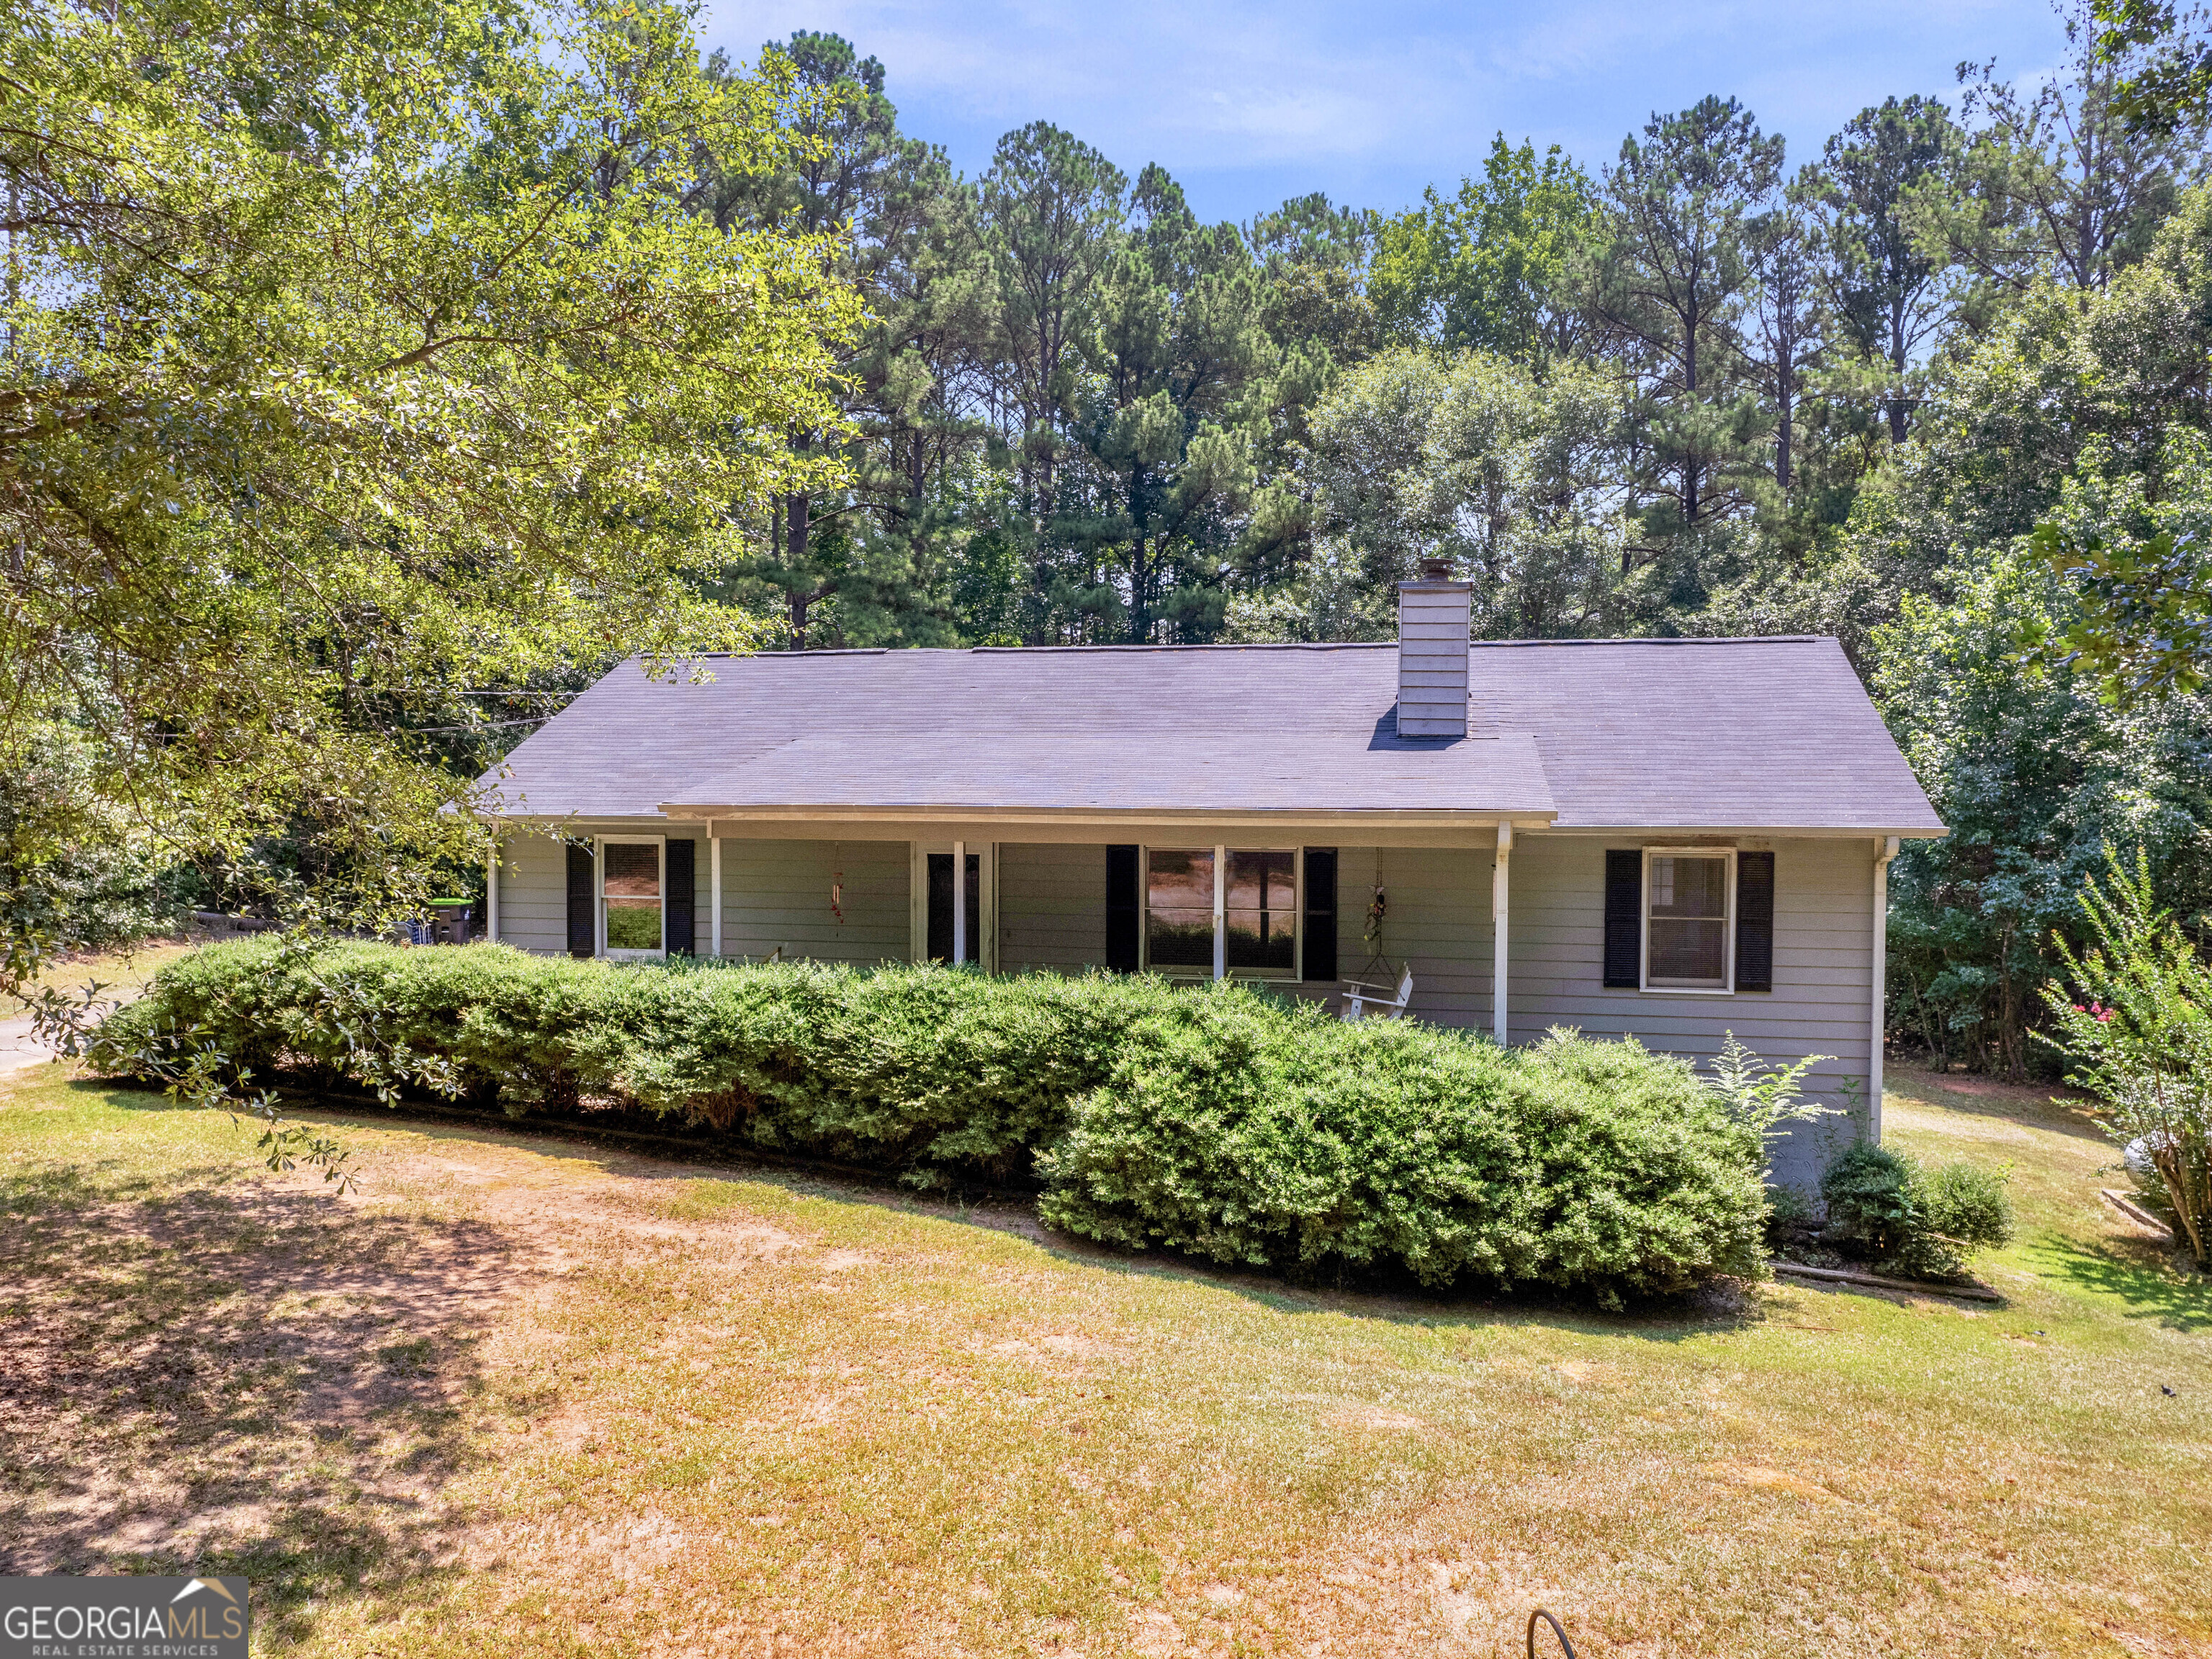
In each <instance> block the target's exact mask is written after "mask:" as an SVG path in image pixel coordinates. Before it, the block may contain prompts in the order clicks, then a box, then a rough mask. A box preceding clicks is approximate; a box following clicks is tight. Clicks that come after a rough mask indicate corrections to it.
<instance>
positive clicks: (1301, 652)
mask: <svg viewBox="0 0 2212 1659" xmlns="http://www.w3.org/2000/svg"><path fill="white" fill-rule="evenodd" d="M702 666H703V667H704V669H705V671H707V672H708V673H710V674H711V675H712V676H713V678H712V679H711V680H707V681H702V682H693V681H688V680H686V679H684V678H680V677H679V678H673V679H665V680H659V681H656V680H654V679H653V678H649V677H648V676H647V673H646V672H645V671H644V670H643V669H642V668H641V666H640V665H638V664H636V663H635V662H631V663H625V664H623V665H622V666H621V667H619V668H617V669H616V670H615V671H613V672H611V673H610V674H609V675H607V676H606V677H605V678H604V679H602V680H600V681H599V684H596V685H594V686H593V687H592V689H591V690H588V691H586V692H585V693H584V694H583V695H582V696H580V697H578V698H577V699H576V700H575V701H574V702H572V703H570V704H569V705H568V708H565V709H563V710H562V712H561V713H560V714H557V715H556V716H555V717H554V718H553V719H552V720H550V721H549V722H547V724H546V725H545V726H543V727H542V728H540V729H539V730H538V732H536V733H535V734H533V735H532V737H531V738H528V739H527V740H526V741H525V742H524V743H523V744H521V745H520V747H518V748H517V749H516V750H514V752H513V754H512V755H511V756H510V757H508V759H507V764H506V766H505V768H504V769H503V775H502V773H501V772H495V773H493V774H490V775H487V777H486V779H485V782H486V784H487V786H489V787H490V789H491V791H492V793H493V797H494V799H495V801H496V803H497V809H496V810H499V811H504V812H506V813H508V814H512V815H515V816H523V817H570V816H574V817H640V816H650V815H653V814H656V813H658V812H659V811H660V809H661V808H662V807H663V806H664V805H690V806H714V807H730V808H736V809H740V810H743V809H747V808H759V807H785V808H804V807H811V806H819V807H823V808H828V809H836V810H838V811H849V810H852V809H855V808H870V807H875V808H884V809H899V808H908V807H933V808H951V809H962V810H965V809H969V808H972V809H975V811H978V812H979V813H987V812H988V811H992V810H994V809H997V810H1017V809H1025V810H1031V811H1054V810H1064V811H1091V812H1117V811H1127V812H1132V813H1142V812H1145V811H1292V812H1313V813H1336V812H1406V811H1421V812H1428V811H1468V812H1475V813H1480V814H1483V815H1485V816H1489V815H1492V814H1497V813H1501V812H1513V813H1519V814H1523V815H1543V814H1556V815H1557V816H1556V820H1555V821H1556V823H1557V824H1558V825H1559V827H1560V828H1562V829H1565V828H1573V827H1589V828H1599V827H1604V828H1621V827H1642V828H1654V829H1668V828H1712V829H1759V828H1773V829H1784V828H1796V829H1814V828H1825V829H1869V830H1872V829H1882V830H1888V831H1898V830H1916V829H1917V830H1930V831H1932V830H1936V829H1940V828H1941V825H1940V824H1939V823H1937V821H1936V815H1935V812H1934V811H1933V810H1932V809H1931V808H1930V807H1929V804H1928V800H1927V798H1926V796H1924V795H1923V793H1921V791H1920V788H1919V786H1918V785H1917V783H1916V782H1915V781H1913V777H1912V775H1911V770H1910V769H1908V768H1907V767H1906V765H1905V761H1904V758H1903V757H1902V756H1900V755H1899V753H1898V750H1897V746H1896V744H1894V743H1893V742H1892V741H1891V738H1890V736H1889V733H1888V732H1887V729H1886V728H1885V727H1884V726H1883V725H1882V723H1881V719H1880V717H1879V716H1878V715H1877V714H1875V710H1874V708H1873V705H1872V704H1871V703H1870V702H1869V701H1868V700H1867V696H1866V694H1865V692H1864V691H1863V690H1862V689H1861V687H1860V685H1859V683H1858V678H1857V675H1855V674H1854V673H1853V672H1852V671H1851V668H1850V664H1849V663H1848V662H1846V661H1845V660H1844V654H1843V652H1842V651H1841V649H1840V648H1839V647H1838V646H1837V645H1836V642H1835V641H1832V640H1826V639H1805V638H1788V639H1761V640H1625V641H1544V642H1530V643H1502V644H1492V643H1478V644H1476V645H1475V646H1474V647H1473V648H1472V650H1471V651H1470V653H1469V697H1470V709H1469V714H1470V720H1469V736H1468V738H1464V739H1460V740H1455V741H1442V740H1437V739H1407V738H1399V737H1398V736H1397V734H1396V728H1395V703H1396V693H1397V648H1396V647H1395V645H1392V644H1383V645H1371V646H1200V647H1157V648H1154V647H1099V648H1088V649H1083V648H1066V649H1054V648H1046V649H1039V650H977V651H881V652H805V653H771V654H764V655H760V656H752V657H730V658H715V659H709V660H708V661H707V662H706V663H705V664H703V665H702Z"/></svg>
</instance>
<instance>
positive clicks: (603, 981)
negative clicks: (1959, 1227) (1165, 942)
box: [95, 940, 1765, 1301]
mask: <svg viewBox="0 0 2212 1659" xmlns="http://www.w3.org/2000/svg"><path fill="white" fill-rule="evenodd" d="M187 1033H189V1034H191V1041H192V1042H213V1043H214V1044H216V1046H217V1047H218V1048H220V1049H221V1050H222V1053H223V1054H225V1055H226V1056H228V1059H229V1060H230V1061H231V1062H232V1063H233V1064H234V1065H238V1066H251V1067H252V1068H254V1070H255V1071H256V1072H257V1073H262V1074H266V1073H270V1072H275V1073H279V1074H284V1073H289V1074H291V1075H293V1076H294V1077H295V1078H301V1079H303V1080H305V1081H307V1082H309V1083H312V1082H313V1080H314V1079H316V1078H317V1077H318V1076H321V1077H325V1078H327V1077H332V1076H336V1075H341V1074H343V1073H345V1072H346V1070H347V1069H348V1066H347V1053H348V1047H349V1044H358V1043H360V1042H363V1041H365V1040H367V1041H372V1042H375V1043H378V1044H380V1045H386V1046H387V1047H388V1046H389V1045H392V1044H404V1045H405V1046H406V1047H407V1048H408V1049H410V1051H412V1052H414V1053H416V1054H428V1055H435V1056H438V1057H441V1058H442V1059H444V1060H447V1061H449V1062H451V1063H452V1065H453V1066H454V1068H455V1069H456V1071H457V1073H458V1074H459V1079H460V1081H461V1083H462V1085H463V1086H464V1088H465V1091H467V1092H469V1093H470V1094H471V1096H473V1097H474V1098H475V1099H477V1101H478V1102H479V1103H488V1102H489V1101H490V1100H492V1099H498V1100H501V1101H502V1102H504V1103H506V1104H507V1107H508V1108H509V1109H511V1110H521V1109H529V1108H532V1107H535V1108H539V1109H553V1110H561V1109H574V1107H575V1106H576V1105H577V1104H578V1103H580V1102H592V1101H596V1102H599V1103H609V1104H613V1105H616V1106H619V1107H622V1108H624V1109H631V1110H635V1111H641V1112H644V1113H649V1114H654V1115H661V1116H664V1117H667V1118H672V1119H680V1120H684V1121H693V1122H701V1121H703V1122H706V1123H708V1124H711V1125H713V1126H714V1127H717V1128H721V1129H725V1130H727V1131H729V1132H730V1133H733V1134H736V1135H738V1136H741V1137H743V1138H744V1139H746V1140H748V1141H750V1142H752V1143H754V1144H757V1145H758V1146H763V1147H768V1148H773V1149H775V1150H778V1151H781V1152H786V1153H793V1154H798V1155H800V1156H806V1157H815V1158H825V1159H828V1158H834V1159H836V1160H839V1161H843V1162H852V1163H862V1164H869V1165H871V1166H874V1167H877V1168H880V1169H883V1170H892V1171H897V1172H899V1173H901V1174H902V1175H904V1176H907V1177H908V1178H909V1179H912V1180H915V1181H917V1182H921V1183H923V1184H929V1183H932V1182H939V1181H942V1180H945V1179H946V1178H948V1177H957V1176H963V1175H970V1176H981V1177H983V1178H985V1179H988V1180H992V1181H995V1182H1012V1181H1028V1182H1035V1183H1036V1184H1038V1185H1039V1186H1040V1187H1041V1192H1040V1194H1039V1198H1038V1208H1039V1211H1040V1212H1041V1213H1042V1215H1043V1217H1044V1218H1046V1219H1047V1220H1048V1221H1049V1222H1051V1223H1052V1224H1053V1225H1056V1226H1059V1227H1062V1228H1065V1229H1066V1230H1067V1231H1071V1232H1074V1233H1079V1234H1082V1235H1085V1236H1086V1237H1092V1238H1097V1239H1101V1240H1105V1241H1109V1242H1111V1243H1115V1244H1118V1245H1121V1246H1125V1247H1127V1248H1129V1249H1146V1248H1147V1247H1152V1246H1161V1247H1166V1248H1170V1249H1178V1250H1185V1251H1189V1252H1193V1253H1195V1254H1197V1255H1202V1256H1206V1257H1209V1258H1212V1260H1214V1261H1224V1262H1235V1263H1245V1264H1250V1265H1253V1266H1273V1267H1284V1266H1288V1265H1291V1264H1298V1265H1300V1266H1302V1267H1305V1268H1307V1269H1309V1270H1312V1269H1316V1268H1323V1267H1332V1266H1334V1267H1352V1268H1365V1267H1383V1268H1386V1269H1387V1268H1402V1269H1403V1270H1404V1271H1407V1272H1408V1273H1412V1274H1413V1276H1415V1277H1416V1278H1417V1279H1419V1280H1420V1281H1421V1282H1423V1283H1425V1284H1429V1285H1442V1284H1445V1283H1448V1282H1450V1281H1453V1280H1457V1279H1472V1280H1478V1281H1488V1282H1491V1283H1494V1284H1496V1285H1500V1286H1512V1285H1530V1284H1539V1285H1551V1286H1555V1287H1559V1288H1560V1289H1565V1290H1577V1291H1595V1293H1597V1294H1598V1295H1600V1296H1601V1297H1603V1298H1604V1299H1606V1300H1608V1301H1613V1300H1617V1299H1618V1298H1619V1297H1620V1296H1621V1295H1623V1294H1649V1293H1654V1292H1663V1291H1676V1290H1680V1289H1683V1288H1685V1287H1687V1286H1689V1285H1693V1284H1696V1283H1698V1282H1699V1281H1700V1280H1702V1279H1706V1278H1708V1277H1710V1276H1711V1275H1713V1274H1716V1273H1756V1272H1757V1271H1758V1270H1759V1269H1758V1264H1759V1260H1760V1256H1761V1254H1762V1252H1761V1250H1760V1242H1761V1225H1762V1223H1763V1220H1764V1218H1765V1196H1764V1193H1763V1190H1762V1186H1761V1178H1760V1177H1761V1170H1762V1167H1763V1162H1764V1160H1763V1155H1762V1151H1761V1147H1760V1144H1759V1135H1758V1133H1756V1132H1755V1131H1753V1130H1752V1129H1750V1128H1748V1127H1746V1126H1744V1125H1743V1124H1741V1123H1740V1122H1739V1121H1736V1120H1735V1118H1734V1117H1732V1116H1731V1115H1729V1112H1728V1111H1727V1110H1726V1109H1725V1108H1724V1107H1723V1105H1722V1104H1721V1103H1719V1102H1718V1101H1717V1098H1716V1097H1714V1096H1713V1095H1712V1093H1711V1091H1708V1090H1707V1089H1705V1087H1704V1086H1702V1085H1700V1084H1699V1081H1698V1080H1697V1079H1696V1078H1695V1076H1694V1075H1693V1074H1692V1073H1691V1071H1690V1070H1689V1068H1688V1067H1687V1066H1686V1065H1684V1064H1682V1063H1681V1062H1680V1061H1678V1060H1673V1059H1669V1058H1667V1057H1664V1056H1661V1055H1656V1054H1650V1053H1648V1052H1646V1051H1645V1050H1644V1049H1643V1048H1638V1046H1636V1045H1635V1044H1633V1043H1632V1042H1591V1041H1588V1040H1586V1039H1583V1038H1581V1037H1579V1036H1573V1035H1571V1034H1554V1035H1553V1036H1552V1037H1551V1038H1550V1039H1548V1040H1547V1041H1546V1042H1542V1043H1541V1044H1539V1045H1537V1046H1535V1047H1534V1048H1527V1049H1518V1050H1512V1051H1505V1050H1501V1049H1499V1048H1497V1047H1495V1046H1494V1045H1492V1044H1491V1043H1490V1042H1486V1041H1485V1040H1482V1039H1480V1038H1478V1037H1474V1036H1468V1035H1465V1034H1462V1033H1460V1032H1457V1031H1453V1030H1445V1029H1443V1028H1440V1027H1437V1026H1432V1025H1425V1024H1419V1023H1418V1022H1414V1021H1403V1022H1395V1021H1368V1022H1364V1023H1361V1024H1352V1025H1346V1024H1342V1023H1340V1022H1339V1021H1337V1020H1335V1019H1334V1018H1330V1017H1329V1015H1328V1012H1326V1011H1324V1010H1322V1009H1320V1008H1317V1007H1315V1006H1310V1005H1307V1004H1304V1003H1294V1002H1286V1001H1284V1000H1278V999H1275V998H1273V997H1270V996H1268V995H1267V994H1263V993H1261V992H1259V991H1255V990H1253V989H1249V988H1246V987H1240V986H1236V985H1218V986H1209V987H1189V986H1175V985H1170V984H1169V983H1168V982H1167V981H1164V980H1160V979H1156V978H1151V977H1122V976H1116V975H1091V976H1088V977H1084V978H1063V977H1059V976H1055V975H1030V976H1022V977H1010V978H988V977H985V976H983V975H978V974H975V973H973V972H968V971H962V970H957V969H942V968H933V967H923V968H904V967H891V968H882V969H872V970H856V969H846V968H833V967H824V966H817V965H811V964H804V963H801V964H792V965H782V966H775V965H771V966H759V967H756V966H722V965H707V966H700V967H696V968H684V967H669V968H661V967H657V966H643V967H630V966H619V967H618V966H612V965H609V964H606V963H592V962H574V961H569V960H567V959H550V960H549V959H545V958H541V957H530V956H526V955H524V954H522V953H521V952H520V951H513V950H509V949H507V948H505V947H503V946H497V945H472V946H470V947H469V948H467V949H465V950H404V949H398V948H394V947H391V946H386V945H329V946H324V947H319V948H315V949H312V950H302V949H301V948H300V947H298V946H297V945H286V944H284V943H283V942H281V941H275V940H246V941H241V942H239V943H236V944H230V945H217V946H213V947H210V948H209V949H206V950H204V951H199V952H197V953H196V954H195V955H193V956H192V957H188V958H186V959H185V960H183V961H181V962H179V963H175V964H173V966H171V967H169V968H167V969H163V970H162V972H161V975H159V977H158V978H157V979H156V980H155V983H154V985H153V987H152V988H151V990H150V992H149V994H148V995H147V996H146V997H145V998H144V999H143V1000H141V1001H139V1002H137V1003H136V1004H134V1005H132V1006H130V1007H128V1008H126V1009H125V1010H123V1011H122V1012H120V1013H118V1015H116V1016H115V1017H114V1018H113V1019H112V1020H111V1021H110V1023H109V1026H108V1027H107V1029H106V1030H105V1031H104V1033H103V1039H104V1042H105V1043H106V1049H105V1057H106V1060H108V1062H109V1063H110V1064H111V1065H112V1066H124V1067H125V1068H127V1066H128V1064H129V1057H130V1056H131V1054H143V1053H145V1052H147V1051H148V1050H147V1045H149V1043H150V1044H155V1045H156V1046H158V1045H160V1044H161V1043H163V1042H179V1041H181V1040H183V1039H184V1037H185V1034H187ZM95 1058H96V1059H97V1058H100V1056H99V1055H95Z"/></svg>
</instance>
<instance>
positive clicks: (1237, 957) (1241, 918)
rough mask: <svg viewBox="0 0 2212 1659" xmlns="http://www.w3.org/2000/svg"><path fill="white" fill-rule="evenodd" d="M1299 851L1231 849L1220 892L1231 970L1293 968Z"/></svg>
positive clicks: (1283, 972)
mask: <svg viewBox="0 0 2212 1659" xmlns="http://www.w3.org/2000/svg"><path fill="white" fill-rule="evenodd" d="M1297 914H1298V871H1297V854H1295V853H1293V852H1291V851H1289V850H1288V849H1285V850H1282V851H1278V852H1264V853H1231V854H1230V855H1229V890H1228V891H1227V892H1226V893H1225V894H1224V895H1223V914H1222V926H1223V927H1224V928H1225V929H1226V931H1227V938H1228V947H1229V948H1228V958H1229V970H1230V972H1231V973H1237V972H1239V971H1247V972H1251V973H1259V974H1270V975H1281V976H1282V977H1284V978H1285V979H1287V978H1289V977H1290V976H1291V975H1292V974H1294V973H1296V972H1297V967H1298V960H1297Z"/></svg>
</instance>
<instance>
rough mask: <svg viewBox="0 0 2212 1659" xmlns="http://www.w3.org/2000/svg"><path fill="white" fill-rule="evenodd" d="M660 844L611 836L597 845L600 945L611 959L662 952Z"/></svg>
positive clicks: (658, 839) (652, 954)
mask: <svg viewBox="0 0 2212 1659" xmlns="http://www.w3.org/2000/svg"><path fill="white" fill-rule="evenodd" d="M660 877H661V843H660V838H659V836H653V837H651V838H649V839H648V838H642V837H629V836H626V837H623V838H621V839H615V838H613V837H609V838H606V839H605V840H602V841H601V842H600V843H599V940H600V945H601V947H602V948H603V949H604V950H605V951H606V953H607V954H608V955H609V956H611V957H640V956H653V957H657V956H659V955H660V954H661V953H662V952H661V915H660V911H661V879H660Z"/></svg>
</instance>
